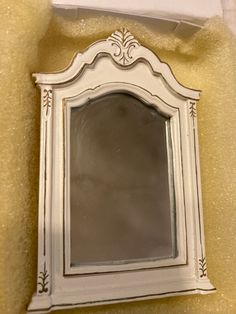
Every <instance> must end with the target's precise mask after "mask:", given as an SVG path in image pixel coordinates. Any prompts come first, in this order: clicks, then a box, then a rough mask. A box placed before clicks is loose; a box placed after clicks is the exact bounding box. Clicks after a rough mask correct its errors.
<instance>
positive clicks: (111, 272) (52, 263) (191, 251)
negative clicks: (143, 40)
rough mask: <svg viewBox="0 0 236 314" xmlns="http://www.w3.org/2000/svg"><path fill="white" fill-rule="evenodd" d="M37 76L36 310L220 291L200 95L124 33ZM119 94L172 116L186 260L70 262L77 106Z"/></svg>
mask: <svg viewBox="0 0 236 314" xmlns="http://www.w3.org/2000/svg"><path fill="white" fill-rule="evenodd" d="M119 38H123V40H121V39H120V40H119ZM34 77H36V83H37V85H38V86H39V87H40V88H41V92H42V101H41V103H42V104H41V111H42V115H41V146H40V147H41V153H40V194H39V229H38V278H37V281H38V288H39V289H38V290H37V293H36V294H35V295H34V296H33V298H32V302H31V303H30V305H29V308H28V312H29V313H31V312H34V311H36V313H46V312H49V311H51V310H55V309H63V308H73V307H77V306H81V307H82V306H91V305H98V304H103V303H104V304H107V303H117V302H127V301H130V300H142V299H152V298H160V297H164V296H174V295H182V294H194V293H202V294H204V293H211V292H214V290H215V289H214V287H213V286H212V285H211V283H210V282H209V280H208V278H207V274H206V264H205V247H204V232H203V220H202V206H201V189H200V175H199V159H198V142H197V120H196V101H197V100H198V99H199V91H196V90H191V89H188V88H185V87H183V86H182V85H181V84H180V83H178V82H177V80H176V79H175V77H174V75H173V74H172V72H171V70H170V68H169V66H168V65H167V64H165V63H162V62H161V61H160V60H159V59H158V57H157V56H155V55H154V53H153V52H151V51H150V50H148V49H147V48H144V47H142V46H141V45H140V44H139V43H138V42H137V41H136V40H135V39H134V38H133V37H132V35H131V34H130V33H129V32H127V30H125V29H123V30H121V31H118V32H116V33H115V34H113V35H112V36H110V37H109V38H108V39H106V40H102V41H99V42H97V43H95V44H93V45H92V46H91V47H89V48H88V49H87V50H86V51H85V52H84V53H80V54H77V56H76V57H75V59H74V61H73V63H72V64H71V65H70V67H68V68H67V69H66V70H65V71H63V72H58V73H54V74H35V75H34ZM50 91H52V93H50ZM114 91H123V92H127V93H131V94H134V95H135V96H136V97H138V98H140V99H142V101H144V102H146V103H148V104H152V106H153V107H155V108H157V109H158V110H160V111H161V112H163V113H164V114H166V115H167V116H169V117H170V127H171V142H172V148H173V164H174V165H173V168H174V169H173V172H174V191H175V196H176V222H177V232H176V234H177V247H178V256H177V257H176V258H169V259H163V260H156V261H146V262H133V263H129V264H119V265H98V266H96V265H93V266H84V267H73V268H72V267H71V266H70V210H69V206H70V202H69V189H70V185H69V176H70V174H69V171H70V170H69V169H70V167H69V156H70V149H69V136H70V135H69V126H70V109H71V108H72V107H74V106H81V105H83V103H84V102H86V101H87V100H88V99H89V98H93V97H97V96H99V95H104V94H107V93H110V92H114ZM201 268H202V269H201ZM203 269H204V270H203ZM84 273H86V276H84V275H83V274H84ZM94 273H96V274H94ZM90 274H91V275H90ZM43 283H46V285H43ZM42 286H44V288H45V289H43V291H42Z"/></svg>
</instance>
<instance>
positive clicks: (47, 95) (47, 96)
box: [43, 89, 52, 117]
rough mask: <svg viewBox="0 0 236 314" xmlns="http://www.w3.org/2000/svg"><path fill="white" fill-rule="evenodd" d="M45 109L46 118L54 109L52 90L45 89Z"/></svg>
mask: <svg viewBox="0 0 236 314" xmlns="http://www.w3.org/2000/svg"><path fill="white" fill-rule="evenodd" d="M43 92H44V95H43V107H44V108H45V109H46V110H45V111H46V117H47V116H48V114H49V110H50V108H51V107H52V90H51V89H44V90H43Z"/></svg>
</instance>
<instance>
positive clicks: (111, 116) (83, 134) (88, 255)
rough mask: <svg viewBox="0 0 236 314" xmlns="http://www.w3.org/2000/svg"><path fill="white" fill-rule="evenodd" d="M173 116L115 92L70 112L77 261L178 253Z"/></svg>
mask: <svg viewBox="0 0 236 314" xmlns="http://www.w3.org/2000/svg"><path fill="white" fill-rule="evenodd" d="M170 142H171V138H170V132H169V119H168V117H164V116H163V115H161V114H160V113H159V112H158V111H157V110H156V109H154V108H153V107H151V106H147V105H146V104H145V103H143V102H142V101H141V100H139V99H138V98H136V97H134V96H132V95H130V94H126V93H113V94H108V95H105V96H101V97H98V98H95V99H93V100H90V101H89V102H88V103H86V104H84V105H83V106H79V107H74V108H72V110H71V123H70V210H71V266H73V265H76V266H79V265H81V264H82V265H84V264H99V263H102V264H106V263H122V262H132V261H136V260H138V261H140V260H145V259H160V258H169V257H174V256H175V255H176V245H175V221H174V213H175V209H174V200H173V192H172V185H173V182H172V179H173V178H172V177H171V172H172V170H171V168H172V156H171V144H170Z"/></svg>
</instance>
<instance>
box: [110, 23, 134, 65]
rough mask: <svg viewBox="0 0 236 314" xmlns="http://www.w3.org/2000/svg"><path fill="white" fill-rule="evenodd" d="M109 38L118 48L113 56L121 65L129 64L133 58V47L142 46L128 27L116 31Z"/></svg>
mask: <svg viewBox="0 0 236 314" xmlns="http://www.w3.org/2000/svg"><path fill="white" fill-rule="evenodd" d="M107 40H108V41H111V45H112V46H115V47H116V48H117V49H116V52H114V54H113V57H114V58H115V60H116V61H117V62H118V63H120V64H121V65H129V64H130V63H131V62H132V59H133V57H132V49H133V48H136V47H138V46H140V44H139V42H138V41H137V40H136V39H135V38H134V36H133V35H132V34H131V33H130V32H129V31H128V30H127V29H126V28H122V29H121V30H117V31H115V32H114V33H113V34H112V35H111V36H110V37H108V39H107Z"/></svg>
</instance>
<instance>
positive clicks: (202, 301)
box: [0, 0, 236, 314]
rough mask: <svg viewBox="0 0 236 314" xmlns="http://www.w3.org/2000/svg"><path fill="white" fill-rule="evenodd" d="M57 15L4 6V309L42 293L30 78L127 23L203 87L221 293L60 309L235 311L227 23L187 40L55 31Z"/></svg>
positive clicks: (213, 256) (72, 24) (212, 248)
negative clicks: (39, 289)
mask: <svg viewBox="0 0 236 314" xmlns="http://www.w3.org/2000/svg"><path fill="white" fill-rule="evenodd" d="M50 14H51V13H50V8H49V5H48V1H47V0H34V1H33V0H21V1H14V0H11V1H9V0H2V1H1V6H0V43H1V57H0V84H1V90H0V97H1V123H0V133H1V141H0V152H1V195H0V200H1V206H0V211H1V216H0V217H1V218H0V221H1V232H0V252H1V254H0V263H1V264H0V266H1V267H0V297H1V299H0V313H4V314H5V313H10V314H18V313H24V312H25V309H26V306H27V304H28V303H29V301H30V298H31V295H32V293H33V292H34V291H35V289H36V276H37V275H36V256H37V198H38V162H39V160H38V159H39V158H38V154H39V124H40V121H39V117H40V115H39V97H38V96H39V93H38V92H36V89H35V86H34V83H33V80H32V78H31V73H32V72H44V71H46V72H51V71H57V70H59V69H62V68H64V67H66V66H67V65H68V64H69V62H70V61H71V59H72V57H73V55H74V53H76V52H77V51H81V50H82V49H84V48H86V46H87V45H89V44H90V43H92V42H93V41H95V40H97V39H100V38H105V37H107V36H108V35H110V33H111V32H113V31H114V30H115V29H117V28H119V27H123V26H124V27H127V28H128V29H129V30H130V31H131V32H132V33H133V34H134V35H135V37H137V39H139V41H140V42H141V43H142V44H144V45H145V46H148V47H149V48H151V49H153V50H154V51H155V52H156V53H157V54H158V56H159V57H160V58H161V59H162V61H165V62H167V63H169V64H170V66H171V67H172V69H173V71H174V73H175V75H176V77H177V79H178V80H179V81H180V82H181V83H182V84H184V85H186V86H187V87H192V88H195V89H201V90H202V91H203V92H202V96H201V101H200V103H199V104H198V121H199V140H200V159H201V172H202V189H203V205H204V223H205V236H206V250H207V262H208V265H207V266H208V275H209V278H210V279H211V281H212V283H213V284H214V285H215V286H216V288H217V289H218V291H217V293H216V294H212V295H207V296H199V295H195V296H185V297H174V298H164V299H159V300H153V301H142V302H134V303H127V304H119V305H110V306H101V307H96V308H89V309H75V310H66V311H60V312H59V311H58V313H94V314H95V313H96V314H98V313H99V314H104V313H106V314H108V313H109V314H113V313H114V314H115V313H116V314H131V313H132V314H133V313H135V314H136V313H138V314H154V313H175V314H179V313H188V314H195V313H196V314H198V313H215V312H217V313H222V314H225V313H227V314H228V313H229V314H231V313H232V314H233V313H236V284H235V282H236V270H235V264H236V241H235V238H236V228H235V226H236V132H235V125H236V88H235V83H236V58H235V56H236V40H235V38H234V37H233V36H232V35H231V34H230V32H229V31H228V29H227V28H226V27H225V26H224V24H223V23H222V22H221V20H220V19H219V18H214V19H212V20H211V21H210V22H209V23H208V25H207V26H206V27H205V28H204V29H203V30H201V31H199V32H198V33H197V34H196V35H195V36H194V37H193V38H191V39H189V40H185V41H184V40H181V39H179V38H177V37H175V36H174V35H164V34H161V33H158V30H156V31H155V32H154V31H153V30H152V31H151V30H150V29H148V28H147V27H145V26H144V25H142V24H140V23H138V22H135V21H134V20H127V19H121V18H115V17H111V16H104V17H101V16H100V17H99V16H93V17H86V16H84V17H80V19H78V20H75V19H74V20H73V19H66V18H62V17H58V16H53V18H52V20H51V22H50V25H49V28H48V29H47V26H48V21H49V18H50ZM43 36H44V37H43ZM42 37H43V39H42V40H41V41H40V39H41V38H42Z"/></svg>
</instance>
